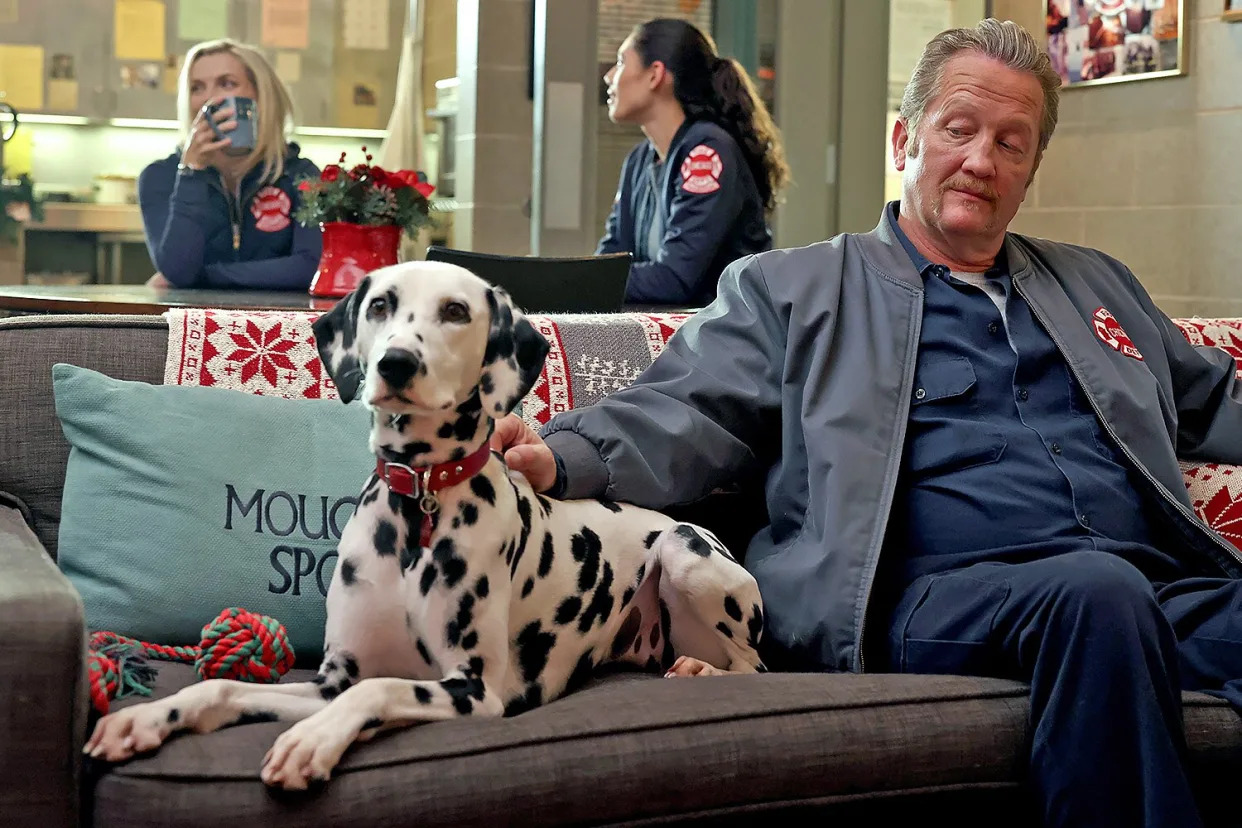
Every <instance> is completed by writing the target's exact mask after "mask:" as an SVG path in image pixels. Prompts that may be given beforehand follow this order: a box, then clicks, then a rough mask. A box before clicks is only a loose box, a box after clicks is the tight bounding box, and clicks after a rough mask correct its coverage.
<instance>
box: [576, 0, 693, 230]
mask: <svg viewBox="0 0 1242 828" xmlns="http://www.w3.org/2000/svg"><path fill="white" fill-rule="evenodd" d="M598 2H599V38H598V46H599V61H600V63H601V64H605V63H606V64H611V63H612V62H613V61H615V60H616V59H617V47H618V46H620V45H621V41H623V40H625V38H626V37H627V36H628V35H629V33H630V31H631V30H632V29H633V28H634V26H635V25H637V24H639V23H641V22H643V21H644V20H649V19H651V18H653V17H679V18H684V19H687V20H690V21H691V22H693V23H694V24H695V25H696V26H698V27H699V28H700V29H702V30H703V31H705V32H711V28H712V0H701V1H700V2H698V3H697V4H696V3H695V2H693V0H598ZM603 68H605V67H601V69H603ZM601 74H602V72H601ZM596 117H597V118H598V119H599V156H598V159H597V162H596V165H595V180H596V187H595V192H596V199H595V202H596V203H595V205H594V208H595V221H594V226H595V227H597V228H598V229H599V235H603V232H604V219H606V218H607V217H608V210H609V208H611V206H612V199H613V196H614V195H616V192H617V180H618V177H619V176H620V174H621V164H622V163H623V162H624V161H625V156H626V155H627V154H628V153H629V151H630V150H631V149H633V148H634V145H635V144H637V143H638V142H639V141H640V140H642V137H643V134H642V132H641V131H640V130H639V129H638V127H636V126H631V125H628V124H614V123H613V122H612V121H610V120H608V108H607V107H605V106H599V107H597V108H596Z"/></svg>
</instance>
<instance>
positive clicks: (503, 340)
mask: <svg viewBox="0 0 1242 828" xmlns="http://www.w3.org/2000/svg"><path fill="white" fill-rule="evenodd" d="M487 307H488V310H490V311H491V314H492V324H491V327H490V328H489V329H488V333H487V349H486V350H485V351H484V353H483V370H482V372H481V373H480V374H479V401H480V402H481V403H482V404H483V413H484V414H486V415H487V416H489V417H491V418H492V419H495V420H498V419H500V418H501V417H503V416H504V415H506V414H508V413H509V412H510V411H512V410H513V407H514V406H515V405H517V404H518V402H520V401H521V399H522V398H523V397H525V396H526V395H527V393H528V392H529V391H530V389H531V387H532V386H534V384H535V380H537V379H538V378H539V372H540V371H542V370H543V361H544V359H545V358H546V357H547V355H548V351H549V350H550V347H551V346H549V345H548V340H546V339H544V338H543V334H541V333H539V331H537V330H535V326H534V325H532V324H530V320H528V319H527V318H526V316H525V315H524V314H523V313H522V312H521V311H520V310H518V309H517V308H516V307H515V306H514V304H513V301H512V300H511V299H510V298H509V294H508V293H506V292H505V291H504V290H503V289H501V288H495V287H494V288H491V289H489V290H488V291H487Z"/></svg>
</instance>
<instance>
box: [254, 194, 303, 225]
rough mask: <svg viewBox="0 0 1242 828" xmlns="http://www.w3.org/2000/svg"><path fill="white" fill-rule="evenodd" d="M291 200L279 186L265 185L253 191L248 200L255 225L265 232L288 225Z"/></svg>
mask: <svg viewBox="0 0 1242 828" xmlns="http://www.w3.org/2000/svg"><path fill="white" fill-rule="evenodd" d="M292 206H293V202H291V201H290V200H289V195H288V194H287V193H286V192H285V191H284V190H282V189H280V188H279V187H273V186H267V187H264V188H263V189H262V190H259V192H257V193H255V196H254V201H252V202H250V212H251V213H252V214H253V215H254V224H255V227H257V228H259V229H260V230H262V231H263V232H265V233H275V232H277V231H279V230H284V229H285V228H286V227H288V226H289V210H290V208H291V207H292Z"/></svg>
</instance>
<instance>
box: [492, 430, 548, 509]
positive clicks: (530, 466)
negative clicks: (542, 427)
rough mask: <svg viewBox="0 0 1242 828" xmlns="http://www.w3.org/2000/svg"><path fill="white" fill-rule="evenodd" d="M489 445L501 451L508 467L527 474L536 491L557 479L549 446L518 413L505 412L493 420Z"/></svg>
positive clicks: (545, 489)
mask: <svg viewBox="0 0 1242 828" xmlns="http://www.w3.org/2000/svg"><path fill="white" fill-rule="evenodd" d="M491 446H492V450H494V451H499V452H501V453H502V454H504V458H505V463H507V464H508V466H509V468H511V469H513V470H514V471H518V472H521V473H522V474H523V475H525V476H526V479H527V480H528V481H530V485H531V488H533V489H534V490H535V491H537V492H546V491H547V490H548V489H550V488H552V485H553V484H554V483H556V458H554V457H553V456H552V449H550V448H548V444H547V443H545V442H544V441H543V438H542V437H540V436H539V435H538V434H536V433H535V431H534V429H532V428H531V427H530V426H528V425H527V424H526V423H525V422H524V421H523V420H522V418H521V417H519V416H518V415H516V414H508V415H506V416H504V417H503V418H501V419H499V420H497V421H496V430H495V431H493V432H492V441H491Z"/></svg>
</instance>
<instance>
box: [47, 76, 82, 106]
mask: <svg viewBox="0 0 1242 828" xmlns="http://www.w3.org/2000/svg"><path fill="white" fill-rule="evenodd" d="M47 108H48V109H50V110H52V111H53V112H76V111H77V109H78V82H77V81H75V80H50V81H48V82H47Z"/></svg>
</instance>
